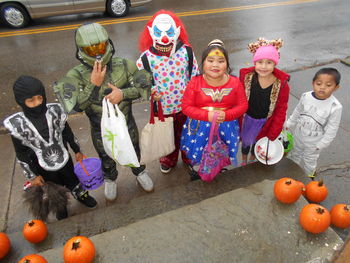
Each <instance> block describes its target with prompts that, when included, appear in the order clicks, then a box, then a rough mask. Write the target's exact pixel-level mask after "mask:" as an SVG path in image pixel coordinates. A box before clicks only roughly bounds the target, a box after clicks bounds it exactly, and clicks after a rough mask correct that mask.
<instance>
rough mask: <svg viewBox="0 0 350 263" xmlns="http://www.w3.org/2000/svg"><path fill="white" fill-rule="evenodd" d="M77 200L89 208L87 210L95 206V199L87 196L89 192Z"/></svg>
mask: <svg viewBox="0 0 350 263" xmlns="http://www.w3.org/2000/svg"><path fill="white" fill-rule="evenodd" d="M77 200H78V201H79V202H80V203H82V204H83V205H85V206H87V207H89V208H94V207H96V205H97V202H96V200H95V198H93V197H92V196H90V195H89V192H88V191H86V192H85V193H84V194H82V195H81V196H79V197H78V198H77Z"/></svg>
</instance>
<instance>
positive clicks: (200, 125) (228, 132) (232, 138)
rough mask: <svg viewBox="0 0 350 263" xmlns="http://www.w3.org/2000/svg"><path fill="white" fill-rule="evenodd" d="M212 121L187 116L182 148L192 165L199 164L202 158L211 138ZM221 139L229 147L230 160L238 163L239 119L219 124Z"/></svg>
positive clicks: (182, 136)
mask: <svg viewBox="0 0 350 263" xmlns="http://www.w3.org/2000/svg"><path fill="white" fill-rule="evenodd" d="M210 127H211V122H208V121H198V120H194V119H191V118H187V121H186V123H185V124H184V126H183V129H182V135H181V150H182V151H184V152H185V153H186V156H187V158H188V159H190V160H191V163H192V165H196V164H199V163H200V162H201V160H202V153H203V149H204V147H205V146H206V145H207V143H208V140H209V133H210ZM219 134H220V138H221V140H222V141H223V142H224V143H226V145H227V146H228V148H229V155H230V160H231V163H232V164H233V165H237V152H238V145H239V134H240V133H239V124H238V121H237V120H233V121H225V122H223V123H221V124H220V126H219Z"/></svg>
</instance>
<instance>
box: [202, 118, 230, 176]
mask: <svg viewBox="0 0 350 263" xmlns="http://www.w3.org/2000/svg"><path fill="white" fill-rule="evenodd" d="M217 117H218V115H217V113H215V114H214V118H213V121H212V124H211V127H210V134H209V140H208V144H207V145H206V146H205V148H204V150H203V155H202V161H201V163H200V166H199V170H198V174H199V176H200V177H201V179H202V180H203V181H206V182H211V181H212V180H213V179H214V178H215V176H216V175H217V174H218V173H220V171H221V169H222V168H223V167H225V166H227V165H230V164H231V161H230V157H229V149H228V146H227V145H226V144H225V143H224V142H223V141H222V140H221V139H220V136H219V132H218V130H219V125H218V124H217V123H216V119H217Z"/></svg>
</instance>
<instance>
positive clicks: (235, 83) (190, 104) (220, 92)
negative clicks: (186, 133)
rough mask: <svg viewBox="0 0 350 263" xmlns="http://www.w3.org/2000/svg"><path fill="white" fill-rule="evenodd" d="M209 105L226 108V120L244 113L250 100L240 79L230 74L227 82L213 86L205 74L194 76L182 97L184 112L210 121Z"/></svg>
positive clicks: (233, 118) (194, 117) (197, 118)
mask: <svg viewBox="0 0 350 263" xmlns="http://www.w3.org/2000/svg"><path fill="white" fill-rule="evenodd" d="M209 107H211V108H216V109H221V110H224V111H225V114H226V115H225V121H232V120H235V119H237V118H238V117H240V116H241V115H243V114H244V113H245V112H246V111H247V109H248V102H247V98H246V94H245V91H244V88H243V86H242V84H241V82H240V81H239V79H238V78H236V77H234V76H230V79H229V81H228V82H227V83H226V84H224V85H222V86H219V87H212V86H209V85H208V84H207V83H206V81H205V79H204V77H203V75H199V76H196V77H193V78H192V79H191V80H190V82H189V83H188V84H187V87H186V90H185V93H184V95H183V98H182V112H183V113H184V114H185V115H187V116H188V117H190V118H192V119H195V120H201V121H208V110H210V108H209Z"/></svg>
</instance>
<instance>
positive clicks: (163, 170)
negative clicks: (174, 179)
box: [160, 164, 172, 174]
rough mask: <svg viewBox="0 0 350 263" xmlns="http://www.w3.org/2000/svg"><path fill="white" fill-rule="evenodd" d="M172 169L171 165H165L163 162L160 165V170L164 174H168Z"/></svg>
mask: <svg viewBox="0 0 350 263" xmlns="http://www.w3.org/2000/svg"><path fill="white" fill-rule="evenodd" d="M171 169H172V168H171V167H168V166H165V165H164V164H161V165H160V171H161V172H162V173H163V174H168V173H170V171H171Z"/></svg>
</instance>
